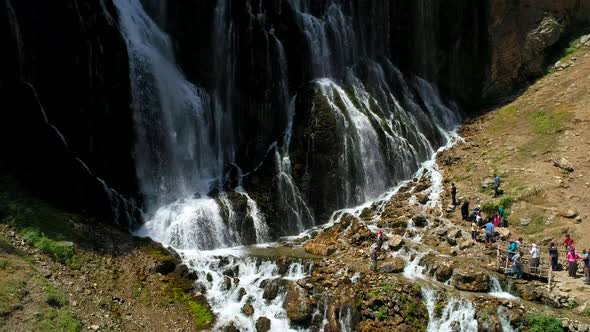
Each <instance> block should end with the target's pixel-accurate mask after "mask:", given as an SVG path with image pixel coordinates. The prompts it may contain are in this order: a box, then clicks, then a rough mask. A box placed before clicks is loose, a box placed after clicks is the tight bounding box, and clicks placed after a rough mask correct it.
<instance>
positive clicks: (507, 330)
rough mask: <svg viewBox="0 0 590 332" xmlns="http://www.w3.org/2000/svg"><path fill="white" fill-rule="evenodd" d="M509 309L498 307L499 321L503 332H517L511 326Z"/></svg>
mask: <svg viewBox="0 0 590 332" xmlns="http://www.w3.org/2000/svg"><path fill="white" fill-rule="evenodd" d="M508 310H509V309H508V308H506V307H504V306H498V319H499V320H500V325H501V326H502V332H515V330H514V328H513V327H512V325H511V324H510V318H509V316H508Z"/></svg>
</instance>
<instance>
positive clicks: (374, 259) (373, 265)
mask: <svg viewBox="0 0 590 332" xmlns="http://www.w3.org/2000/svg"><path fill="white" fill-rule="evenodd" d="M371 270H373V271H377V245H376V244H373V245H372V246H371Z"/></svg>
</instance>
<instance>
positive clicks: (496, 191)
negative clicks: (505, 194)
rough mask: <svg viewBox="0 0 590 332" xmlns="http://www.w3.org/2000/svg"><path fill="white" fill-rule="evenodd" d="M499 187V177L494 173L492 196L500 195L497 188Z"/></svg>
mask: <svg viewBox="0 0 590 332" xmlns="http://www.w3.org/2000/svg"><path fill="white" fill-rule="evenodd" d="M499 188H500V177H499V176H498V175H496V174H494V197H498V196H500V192H499V190H498V189H499Z"/></svg>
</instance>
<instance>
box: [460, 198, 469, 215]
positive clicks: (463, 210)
mask: <svg viewBox="0 0 590 332" xmlns="http://www.w3.org/2000/svg"><path fill="white" fill-rule="evenodd" d="M461 217H462V218H463V220H469V201H468V200H465V201H464V202H463V205H461Z"/></svg>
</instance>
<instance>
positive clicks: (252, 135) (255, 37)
mask: <svg viewBox="0 0 590 332" xmlns="http://www.w3.org/2000/svg"><path fill="white" fill-rule="evenodd" d="M143 3H144V6H145V7H146V10H147V11H148V12H149V13H150V15H151V16H152V17H153V18H154V20H155V21H156V22H157V23H158V25H159V26H160V27H161V28H162V29H163V30H164V31H166V32H167V33H168V34H169V35H170V36H171V39H172V42H173V44H174V48H175V51H176V53H177V59H178V62H179V65H180V67H182V69H183V71H184V73H185V74H186V75H187V77H188V79H189V80H190V81H191V82H193V83H195V84H197V85H198V86H200V87H202V88H203V89H204V90H206V91H208V92H209V93H210V96H211V100H210V104H211V106H212V107H218V108H219V109H222V110H223V112H224V114H225V116H227V119H232V121H231V123H228V124H226V125H225V127H224V128H223V129H217V131H224V139H223V141H222V143H223V144H224V145H226V146H231V147H232V148H230V149H226V151H224V153H225V154H227V158H226V160H229V159H230V157H231V159H233V161H235V163H236V164H238V165H239V166H240V168H242V169H243V170H244V171H252V170H254V169H256V168H257V167H258V166H260V165H261V164H264V165H263V166H262V167H260V168H258V171H257V172H255V173H256V174H254V173H253V174H252V177H251V179H250V180H247V183H246V185H248V184H249V185H250V187H252V188H254V192H253V195H254V196H256V198H258V199H257V200H258V201H259V202H261V201H262V205H263V207H264V206H266V207H267V208H266V212H267V213H269V214H271V215H274V216H280V215H281V211H283V210H287V208H291V207H290V206H287V205H285V203H276V202H273V201H272V199H271V198H272V197H274V196H276V194H277V192H279V191H280V190H278V189H277V187H278V186H280V184H279V183H277V180H276V178H275V176H276V174H275V173H276V170H277V168H279V166H280V165H278V164H276V163H277V159H276V158H273V155H272V154H269V153H268V151H269V150H268V149H269V148H268V147H269V146H271V145H272V144H273V143H275V142H276V143H277V144H278V145H277V149H279V148H278V146H284V144H285V142H284V139H285V137H284V136H283V134H284V131H285V128H286V127H287V126H288V123H289V116H290V113H289V107H291V106H292V105H291V100H290V97H292V96H294V95H295V94H298V93H299V92H301V94H302V95H304V94H305V91H306V90H305V89H306V88H303V89H302V87H303V86H304V85H305V84H306V83H307V82H309V81H310V80H311V79H314V78H318V77H331V78H333V79H334V80H337V81H344V80H346V79H347V75H348V71H347V70H345V68H348V67H355V69H356V72H355V75H356V76H358V77H359V78H360V79H361V81H363V82H364V83H367V82H370V81H371V79H375V77H374V76H371V75H372V74H373V73H374V72H376V71H378V70H380V69H379V68H385V69H386V71H387V72H391V70H390V68H393V67H396V68H399V70H400V71H401V72H402V73H403V75H406V76H407V77H413V75H417V76H420V77H423V78H425V79H426V80H428V81H430V82H433V83H436V84H437V85H438V86H439V87H440V88H441V90H442V92H443V95H446V96H450V97H451V98H452V99H453V100H457V101H459V102H460V103H461V104H462V105H465V106H467V107H470V106H473V105H478V104H479V103H481V102H482V100H495V99H497V98H499V97H502V96H505V95H507V94H509V93H510V92H511V91H513V89H514V88H515V87H516V86H518V85H520V84H522V83H525V82H527V80H529V79H530V78H532V77H535V76H537V75H539V74H541V73H542V71H543V68H544V65H545V64H546V54H547V52H548V50H551V48H552V47H553V46H554V45H555V44H556V43H557V41H558V40H560V38H562V36H563V35H564V34H565V33H568V32H570V31H573V30H575V29H576V27H578V26H580V25H582V24H585V23H587V22H588V20H589V17H590V4H588V3H587V2H585V1H583V0H568V1H549V0H546V1H545V0H543V1H519V2H514V1H507V0H506V1H504V0H487V1H477V2H474V1H467V0H461V1H454V2H453V3H452V4H448V3H447V2H443V1H442V0H436V1H427V0H419V1H412V2H407V1H388V2H376V1H366V0H352V1H347V0H343V1H336V2H334V1H331V0H320V1H306V0H292V1H271V0H265V1H230V0H218V1H206V0H182V1H175V2H173V3H169V2H167V3H165V4H164V3H162V2H161V1H153V0H144V1H143ZM335 4H336V5H338V6H335ZM0 17H1V19H0V36H2V40H3V43H4V44H5V45H4V46H5V47H3V50H4V51H3V52H2V57H3V61H2V63H1V65H0V89H1V92H2V95H3V96H5V97H6V99H5V100H10V101H11V102H14V104H15V105H21V106H20V107H19V108H18V111H17V109H14V110H12V111H10V110H9V111H8V112H4V115H3V117H4V118H3V119H2V135H3V138H2V144H3V145H5V146H6V147H7V149H5V150H4V151H7V153H3V155H2V157H1V160H2V163H3V164H6V165H7V166H8V167H10V168H11V169H12V170H14V171H16V172H17V173H20V174H23V175H25V176H27V177H29V176H31V175H34V177H33V178H31V179H32V180H33V181H32V182H34V184H33V185H34V186H36V187H42V188H44V191H45V192H46V193H53V192H55V191H59V192H60V195H61V193H62V192H66V194H65V197H62V199H61V200H62V201H65V202H72V201H74V202H75V203H73V204H74V205H75V206H82V207H83V208H85V209H89V208H90V209H94V210H96V211H104V210H105V208H106V209H108V208H109V206H115V207H117V208H115V210H117V211H118V212H116V213H109V218H111V217H113V218H114V217H116V218H119V217H121V216H126V215H128V216H130V215H132V214H130V213H129V212H128V211H127V212H123V211H122V210H121V208H120V207H122V206H126V205H129V204H130V203H128V202H129V201H130V200H131V199H132V200H138V201H141V195H140V194H139V193H138V188H137V183H136V182H137V181H136V170H135V161H134V157H133V147H134V130H133V126H134V125H133V112H132V111H131V109H130V106H129V105H130V103H131V100H130V97H129V95H130V93H129V91H130V82H129V75H128V72H129V68H128V62H127V61H128V60H127V51H126V47H125V43H124V41H123V39H122V38H121V34H120V31H119V27H118V23H117V22H118V19H117V16H116V11H115V9H114V6H113V3H112V2H111V1H110V0H100V1H86V0H68V1H65V2H62V3H60V4H53V3H52V4H45V3H41V2H38V1H32V0H26V1H15V0H3V1H1V2H0ZM314 17H315V18H321V19H324V20H332V21H330V22H329V23H330V26H329V27H326V26H324V28H325V29H326V31H325V35H323V36H322V38H323V39H318V40H315V41H313V42H320V43H327V44H330V45H331V46H332V48H331V49H332V50H336V51H335V52H332V53H330V54H321V53H317V50H315V49H314V48H313V45H314V43H313V42H310V38H312V37H313V36H310V33H313V32H314V31H309V30H306V28H304V25H305V24H312V25H310V27H311V26H313V24H315V23H314V22H311V21H309V22H307V21H306V20H312V18H314ZM316 28H317V27H316ZM315 32H317V31H315ZM310 45H312V46H310ZM363 59H370V60H371V61H372V62H371V61H368V63H367V61H365V60H363ZM361 60H362V61H361ZM363 61H365V62H364V63H363ZM287 64H288V66H287ZM21 81H26V82H28V83H27V84H22V83H20V82H21ZM391 82H392V81H391V80H389V81H388V82H387V84H390V85H392V90H395V91H396V92H399V93H402V94H403V93H404V90H403V89H404V88H403V87H401V86H397V85H395V84H391ZM371 84H373V86H379V84H381V82H378V83H375V82H372V83H371ZM379 87H380V86H379ZM33 96H34V97H33ZM8 98H9V99H8ZM23 98H24V99H23ZM31 101H32V102H31ZM379 101H380V102H383V100H379ZM298 103H299V105H305V104H306V103H307V106H306V107H307V109H302V110H297V112H299V113H301V114H310V113H309V111H310V109H311V107H312V106H313V105H312V103H310V100H303V101H298ZM27 105H29V106H27ZM418 106H420V107H422V106H424V105H418ZM40 109H41V110H42V111H43V112H42V114H44V115H42V116H41V120H39V122H38V123H33V121H34V120H32V119H35V118H37V119H39V116H40V115H39V114H40V113H39V110H40ZM316 111H317V110H316ZM296 120H297V121H299V122H296V125H299V126H303V127H302V128H294V133H295V135H296V136H295V137H293V141H294V142H297V144H298V145H295V146H291V150H292V151H293V152H294V156H295V158H294V163H295V164H294V165H293V167H294V169H293V175H294V177H295V180H296V185H297V187H298V189H299V190H301V191H302V195H303V196H305V197H306V199H308V200H312V201H314V204H315V205H317V206H316V208H315V209H317V210H318V211H316V212H318V213H319V215H322V216H325V215H326V214H328V213H329V212H330V211H331V209H333V208H335V207H341V206H343V205H346V204H348V203H351V202H354V201H355V200H354V199H349V200H347V199H348V198H346V197H343V196H339V195H334V198H326V197H325V193H324V192H323V189H322V190H319V189H318V188H319V187H314V186H315V184H312V182H313V183H324V184H325V185H327V186H330V187H332V188H335V190H338V191H346V190H349V189H350V188H347V187H344V186H343V184H342V183H336V182H334V181H335V179H336V175H337V174H336V173H334V174H332V175H333V176H332V175H330V174H329V173H330V171H332V172H336V170H328V169H325V166H326V165H323V164H321V163H320V164H321V165H320V164H318V165H320V166H318V167H317V168H316V170H315V173H311V174H309V173H306V171H307V169H305V162H306V160H307V159H306V153H309V151H310V150H309V149H308V148H307V147H306V145H307V144H309V143H310V140H309V139H308V138H309V137H307V136H305V131H306V130H307V132H308V134H309V130H311V129H313V128H312V127H313V125H316V126H318V125H320V124H319V123H318V122H317V121H316V120H318V119H315V118H301V115H299V118H297V119H296ZM221 121H225V118H224V119H222V120H221ZM226 122H227V121H226ZM328 125H329V123H322V124H321V126H328ZM40 127H43V128H50V130H49V131H50V132H51V134H50V135H53V136H54V138H56V137H57V139H58V140H59V141H60V142H61V143H58V145H60V146H61V147H60V148H56V147H55V144H54V145H51V143H50V142H51V139H48V138H47V134H46V133H45V131H43V130H39V128H40ZM310 128H311V129H310ZM315 129H317V130H320V131H321V130H324V129H326V130H327V128H315ZM315 129H314V130H315ZM422 129H427V131H428V128H422ZM429 132H431V131H429ZM23 133H26V134H23ZM214 134H219V133H214ZM324 134H325V135H324V136H325V137H324V136H321V137H324V138H326V140H325V142H323V143H322V144H324V143H325V144H326V145H323V146H317V145H316V146H314V149H316V150H317V151H321V150H325V154H324V155H320V156H318V158H316V159H315V160H316V161H318V162H319V161H321V160H324V161H329V160H330V159H332V158H330V156H332V155H334V154H335V153H336V152H335V151H336V150H338V149H340V150H342V149H341V148H342V146H340V145H338V144H335V145H332V146H330V145H329V144H331V143H330V142H333V141H334V139H333V137H332V139H330V137H329V136H330V133H327V132H324ZM331 134H333V133H331ZM297 135H300V136H297ZM301 135H303V136H301ZM432 135H433V136H436V134H432ZM321 137H320V138H321ZM376 139H377V140H378V141H379V142H380V143H378V144H384V143H383V142H384V138H383V137H382V136H379V137H377V138H376ZM428 139H429V141H430V142H437V141H440V140H439V138H437V137H429V138H428ZM339 146H340V147H339ZM332 148H334V149H336V150H334V149H332ZM63 149H65V150H63ZM331 149H332V150H331ZM62 150H63V151H62ZM340 150H339V151H340ZM64 151H67V152H64ZM273 151H274V150H273ZM277 152H280V151H279V150H277ZM416 153H417V155H420V154H425V153H426V152H424V151H422V152H421V151H418V152H416ZM388 158H391V157H388ZM355 162H357V163H358V161H351V165H353V166H354V163H355ZM72 165H76V166H72ZM79 165H83V166H81V169H82V171H81V172H78V171H73V169H75V168H76V167H78V168H79ZM353 166H351V167H350V168H349V170H350V172H352V173H349V174H348V175H351V174H352V175H354V174H353V173H355V172H358V169H357V170H355V169H354V168H355V167H353ZM322 167H323V168H324V169H321V168H322ZM358 167H360V166H359V165H357V168H358ZM387 171H388V172H390V173H391V172H398V169H397V168H395V169H387ZM409 171H410V170H405V171H404V170H401V171H399V172H400V173H399V174H396V176H398V175H399V176H406V175H407V174H405V173H404V172H409ZM76 174H77V175H76ZM80 174H82V175H80ZM254 175H256V176H254ZM87 179H91V180H87ZM92 179H94V180H92ZM313 179H316V180H317V181H314V180H313ZM102 180H104V182H105V183H106V184H107V186H110V187H113V188H115V189H116V190H117V192H119V193H121V195H119V194H115V193H113V192H111V191H110V189H109V190H106V191H105V189H104V186H103V185H102ZM40 184H41V185H40ZM262 184H264V186H262ZM283 185H285V184H283ZM369 185H370V184H369V183H366V184H365V186H369ZM57 187H59V188H60V190H55V188H57ZM64 188H65V189H64ZM357 191H358V190H357ZM349 194H351V195H357V194H358V193H357V192H355V189H354V188H353V192H351V193H349ZM80 197H82V198H80ZM96 197H102V198H101V199H95V198H96ZM112 197H118V198H117V199H115V200H114V201H113V199H112ZM124 197H125V198H124ZM359 197H360V196H359ZM97 202H101V203H97ZM281 204H282V205H281ZM131 205H132V204H131ZM124 209H127V208H124ZM119 210H120V211H119ZM122 218H123V219H125V218H127V217H122ZM304 219H306V220H304V221H301V222H302V224H305V225H308V224H310V223H312V221H310V220H308V219H313V218H312V217H311V216H308V217H305V218H304Z"/></svg>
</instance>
